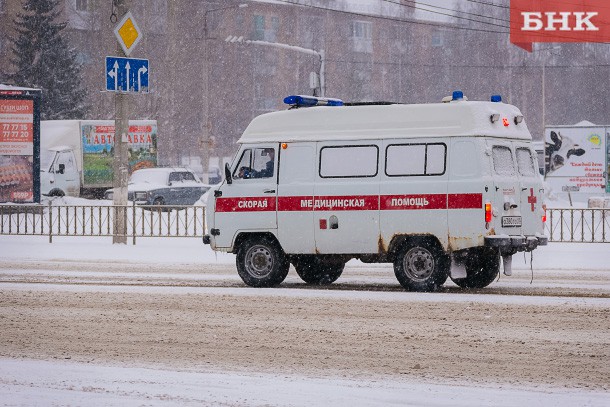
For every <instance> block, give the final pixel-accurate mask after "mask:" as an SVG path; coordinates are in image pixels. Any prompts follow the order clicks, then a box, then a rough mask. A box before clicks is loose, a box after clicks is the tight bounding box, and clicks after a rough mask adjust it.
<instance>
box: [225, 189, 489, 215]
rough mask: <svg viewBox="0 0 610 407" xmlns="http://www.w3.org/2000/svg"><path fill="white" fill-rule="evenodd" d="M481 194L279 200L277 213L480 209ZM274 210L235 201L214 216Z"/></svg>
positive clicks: (258, 202)
mask: <svg viewBox="0 0 610 407" xmlns="http://www.w3.org/2000/svg"><path fill="white" fill-rule="evenodd" d="M482 207H483V194H477V193H472V194H448V195H445V194H412V195H381V196H377V195H349V196H316V197H313V196H280V197H278V198H277V210H278V211H280V212H297V211H313V210H316V211H375V210H382V211H383V210H418V209H427V210H432V209H481V208H482ZM275 210H276V198H275V197H260V198H256V197H235V198H222V197H219V198H217V199H216V212H264V211H275Z"/></svg>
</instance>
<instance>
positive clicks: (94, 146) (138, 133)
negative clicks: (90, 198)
mask: <svg viewBox="0 0 610 407" xmlns="http://www.w3.org/2000/svg"><path fill="white" fill-rule="evenodd" d="M81 137H82V141H83V179H84V184H85V185H87V186H90V187H91V186H95V185H108V184H112V179H113V169H112V163H113V156H114V125H112V124H83V125H82V126H81ZM127 142H128V156H129V173H130V174H131V173H132V172H133V171H135V170H138V169H141V168H152V167H156V166H157V125H156V124H155V123H151V124H138V125H134V124H130V125H129V134H128V135H127Z"/></svg>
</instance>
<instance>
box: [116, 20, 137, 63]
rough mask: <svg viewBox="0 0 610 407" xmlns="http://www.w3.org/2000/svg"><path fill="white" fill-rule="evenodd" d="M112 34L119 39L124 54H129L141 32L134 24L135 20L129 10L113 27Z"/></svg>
mask: <svg viewBox="0 0 610 407" xmlns="http://www.w3.org/2000/svg"><path fill="white" fill-rule="evenodd" d="M114 35H115V36H116V38H117V39H118V40H119V44H121V48H123V52H125V55H127V56H129V54H130V53H131V51H133V49H134V48H135V47H136V45H138V42H140V39H141V38H142V32H141V31H140V28H139V27H138V24H136V20H135V19H134V18H133V15H131V11H130V12H128V13H127V14H125V15H124V16H123V18H122V19H121V21H119V23H118V24H117V26H116V27H115V28H114Z"/></svg>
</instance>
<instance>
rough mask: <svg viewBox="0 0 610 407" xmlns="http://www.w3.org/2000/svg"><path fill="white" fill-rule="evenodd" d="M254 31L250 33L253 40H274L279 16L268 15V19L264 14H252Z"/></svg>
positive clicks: (278, 24)
mask: <svg viewBox="0 0 610 407" xmlns="http://www.w3.org/2000/svg"><path fill="white" fill-rule="evenodd" d="M253 21H254V32H253V33H252V39H253V40H260V41H269V42H275V41H276V38H277V31H278V30H279V27H280V19H279V17H270V18H269V19H268V20H267V19H266V18H265V16H261V15H255V16H254V20H253Z"/></svg>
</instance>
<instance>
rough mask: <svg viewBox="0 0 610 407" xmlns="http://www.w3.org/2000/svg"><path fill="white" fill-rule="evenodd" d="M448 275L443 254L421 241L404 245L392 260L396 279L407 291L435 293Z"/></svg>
mask: <svg viewBox="0 0 610 407" xmlns="http://www.w3.org/2000/svg"><path fill="white" fill-rule="evenodd" d="M448 273H449V269H448V267H447V261H446V256H445V254H444V253H443V252H442V251H441V250H440V249H438V248H437V247H436V246H434V245H431V244H428V243H427V242H425V241H422V240H416V241H411V242H408V243H406V244H404V245H403V246H402V247H401V248H400V250H399V251H398V253H397V255H396V259H395V260H394V274H395V275H396V279H397V280H398V282H399V283H400V285H402V286H403V287H404V288H406V289H407V290H409V291H435V290H437V289H438V287H439V286H441V285H442V284H443V283H444V282H445V281H446V280H447V275H448Z"/></svg>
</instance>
